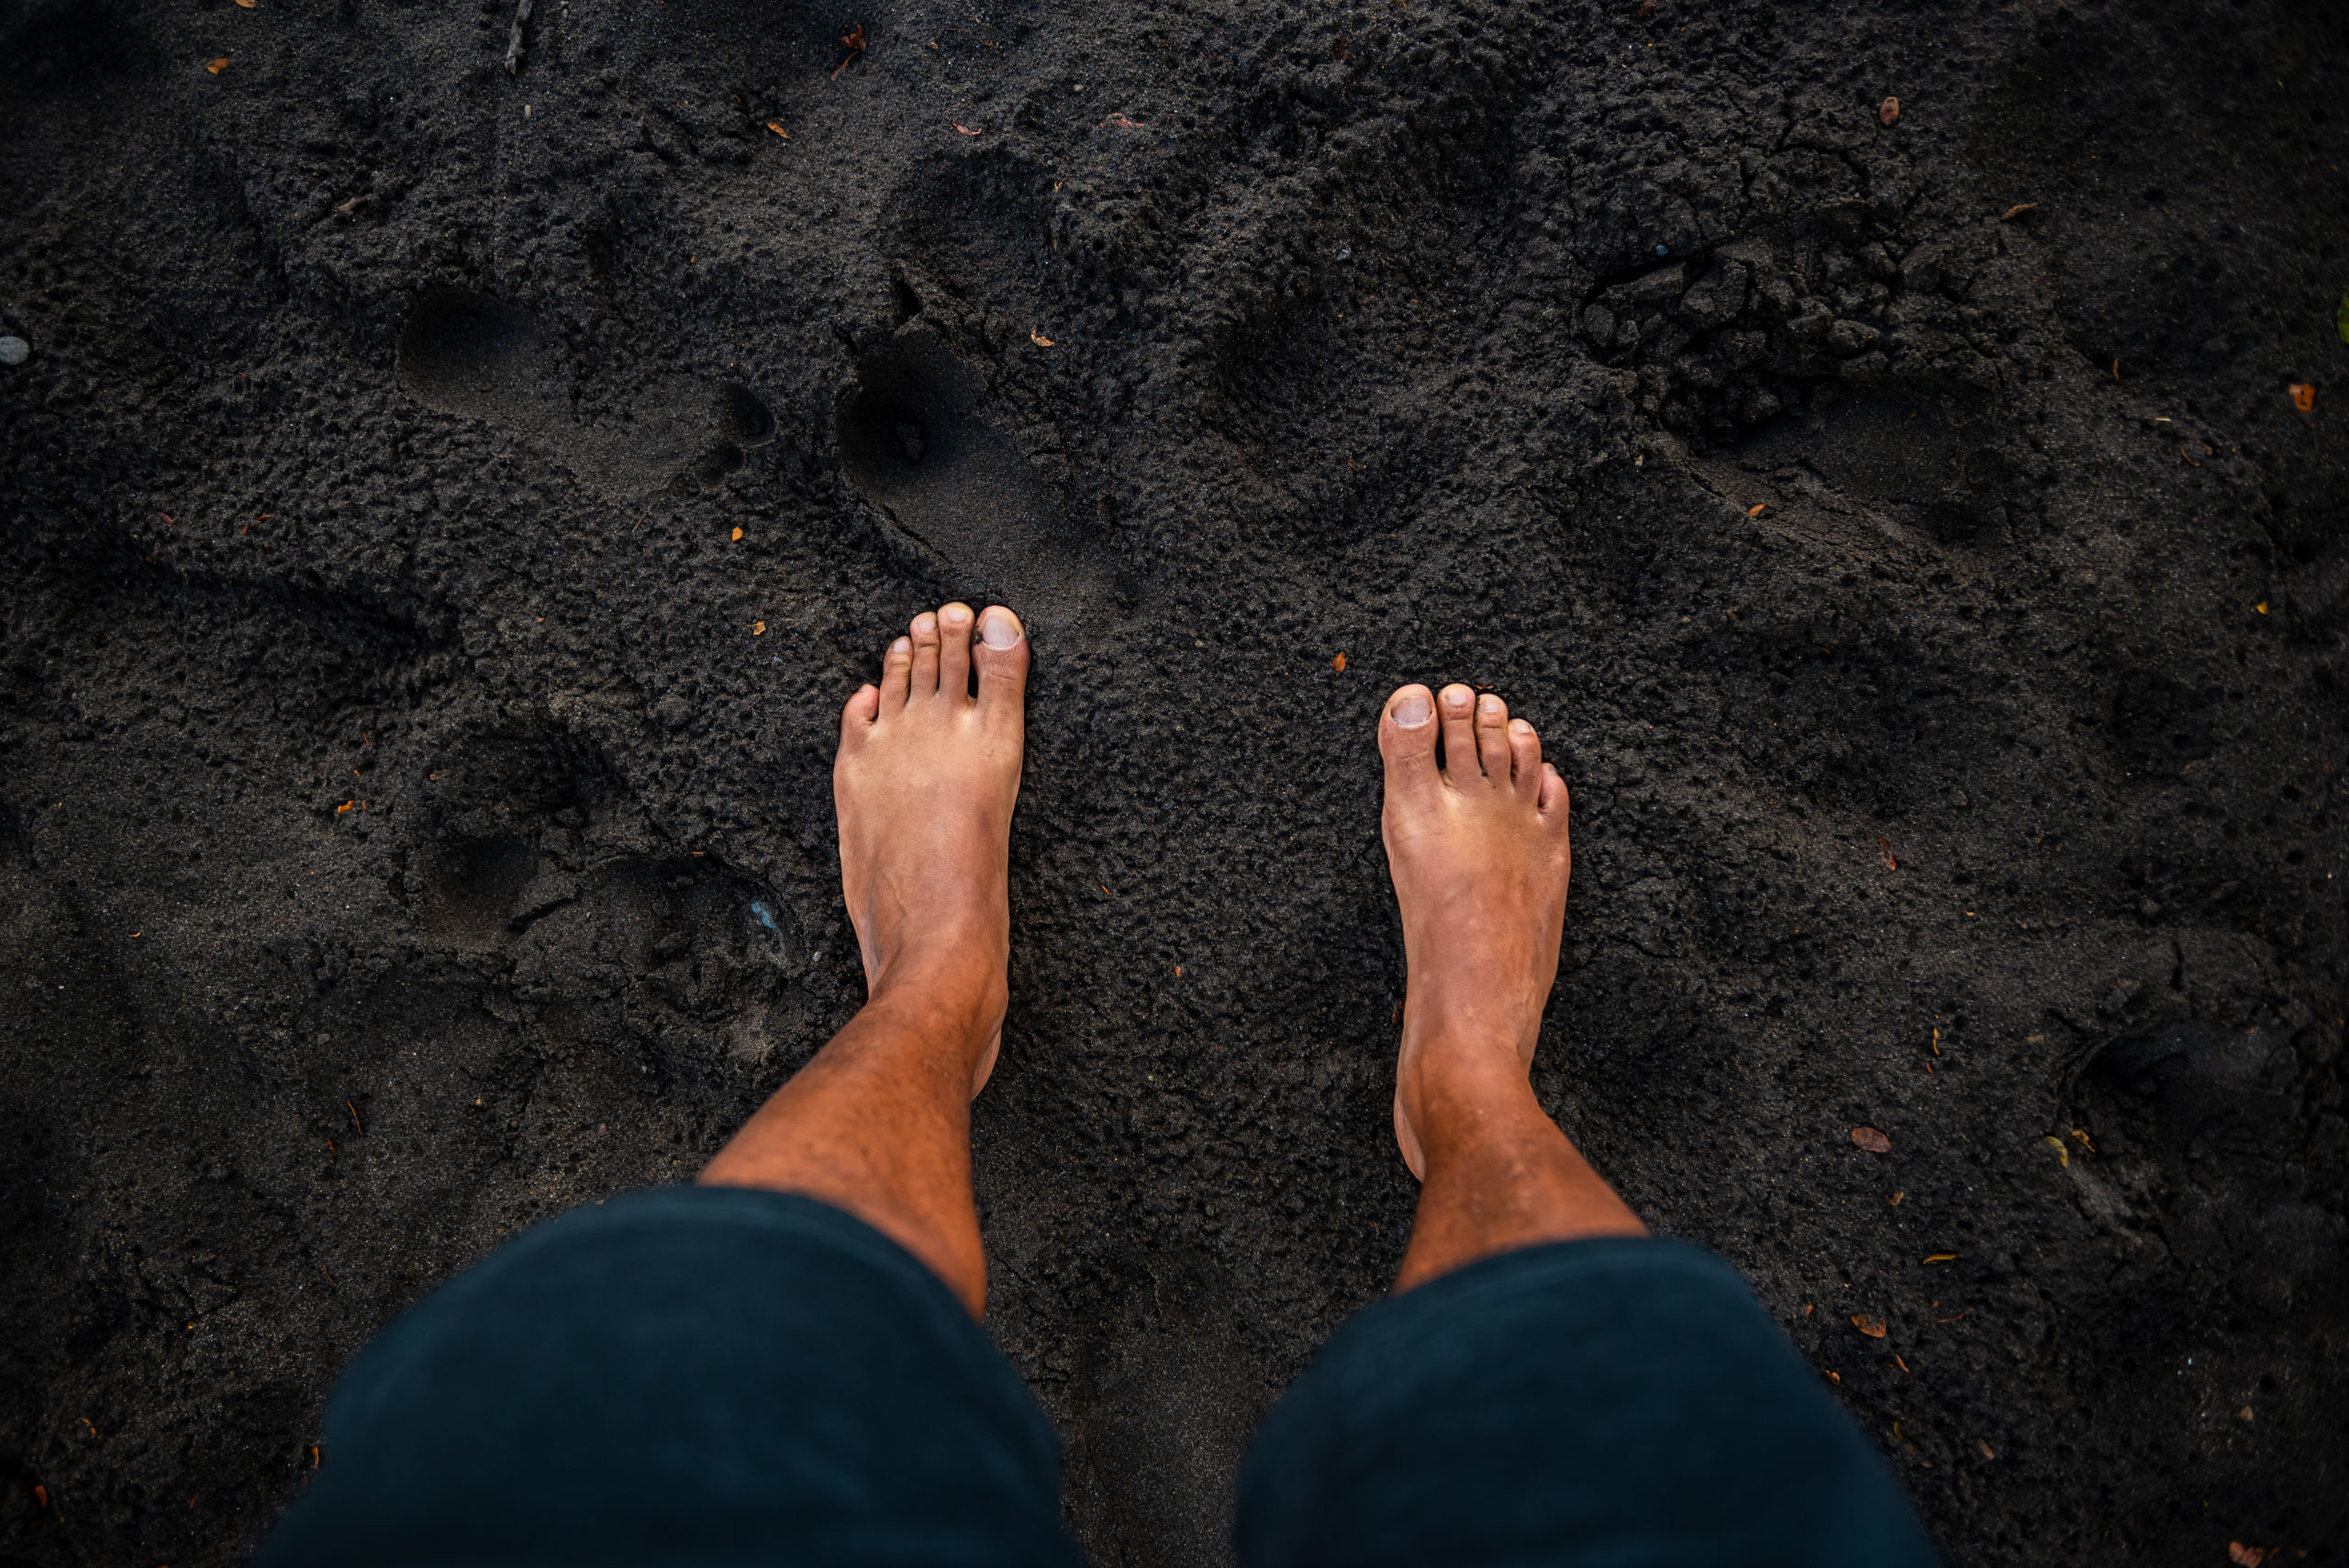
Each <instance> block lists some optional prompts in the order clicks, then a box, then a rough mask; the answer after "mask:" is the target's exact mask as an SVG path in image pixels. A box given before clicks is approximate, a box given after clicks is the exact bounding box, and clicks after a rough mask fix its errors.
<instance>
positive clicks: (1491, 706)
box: [1476, 696, 1501, 713]
mask: <svg viewBox="0 0 2349 1568" xmlns="http://www.w3.org/2000/svg"><path fill="white" fill-rule="evenodd" d="M1476 706H1478V707H1480V708H1483V709H1484V710H1485V711H1486V713H1498V712H1500V710H1501V699H1500V698H1498V697H1496V696H1485V697H1479V698H1477V699H1476Z"/></svg>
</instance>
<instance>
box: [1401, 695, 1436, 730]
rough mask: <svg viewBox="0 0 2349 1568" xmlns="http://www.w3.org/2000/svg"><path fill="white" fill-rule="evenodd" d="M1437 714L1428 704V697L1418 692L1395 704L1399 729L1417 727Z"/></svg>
mask: <svg viewBox="0 0 2349 1568" xmlns="http://www.w3.org/2000/svg"><path fill="white" fill-rule="evenodd" d="M1434 716H1435V710H1434V709H1433V708H1431V707H1430V706H1428V699H1427V698H1425V697H1423V696H1421V695H1419V694H1418V693H1417V692H1414V693H1412V694H1411V695H1409V696H1408V697H1405V698H1404V699H1403V700H1402V701H1401V702H1398V703H1397V704H1396V705H1395V725H1396V728H1398V729H1417V728H1419V726H1420V725H1422V724H1425V723H1426V722H1427V721H1428V720H1429V719H1430V718H1432V717H1434Z"/></svg>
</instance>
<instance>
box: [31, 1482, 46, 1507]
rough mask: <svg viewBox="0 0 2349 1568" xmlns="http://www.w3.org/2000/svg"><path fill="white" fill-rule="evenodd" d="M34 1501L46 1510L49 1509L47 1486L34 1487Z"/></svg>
mask: <svg viewBox="0 0 2349 1568" xmlns="http://www.w3.org/2000/svg"><path fill="white" fill-rule="evenodd" d="M33 1501H34V1502H35V1503H37V1504H39V1506H40V1507H44V1508H46V1507H49V1488H48V1487H46V1486H36V1487H34V1488H33Z"/></svg>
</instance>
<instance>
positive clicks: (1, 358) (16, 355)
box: [0, 338, 33, 365]
mask: <svg viewBox="0 0 2349 1568" xmlns="http://www.w3.org/2000/svg"><path fill="white" fill-rule="evenodd" d="M32 357H33V346H32V345H31V344H30V343H28V342H26V341H25V340H24V339H22V338H0V365H20V364H23V363H24V362H25V361H27V360H29V359H31V358H32Z"/></svg>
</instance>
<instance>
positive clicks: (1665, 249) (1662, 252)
mask: <svg viewBox="0 0 2349 1568" xmlns="http://www.w3.org/2000/svg"><path fill="white" fill-rule="evenodd" d="M1655 253H1656V254H1657V255H1659V256H1669V255H1671V254H1672V247H1671V246H1669V245H1659V246H1657V247H1656V248H1655Z"/></svg>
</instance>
